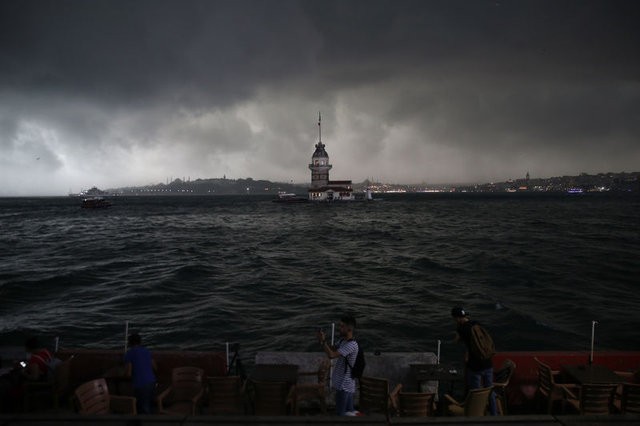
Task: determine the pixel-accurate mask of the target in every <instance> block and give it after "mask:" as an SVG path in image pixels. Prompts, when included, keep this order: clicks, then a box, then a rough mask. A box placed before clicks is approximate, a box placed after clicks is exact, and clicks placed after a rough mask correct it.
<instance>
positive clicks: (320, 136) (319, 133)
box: [318, 111, 322, 143]
mask: <svg viewBox="0 0 640 426" xmlns="http://www.w3.org/2000/svg"><path fill="white" fill-rule="evenodd" d="M321 123H322V116H321V115H320V111H318V142H320V143H322V125H321Z"/></svg>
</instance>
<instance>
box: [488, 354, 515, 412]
mask: <svg viewBox="0 0 640 426" xmlns="http://www.w3.org/2000/svg"><path fill="white" fill-rule="evenodd" d="M515 370H516V363H515V362H513V361H512V360H510V359H505V360H504V363H503V364H502V368H501V369H500V370H498V371H496V373H495V374H494V377H493V391H494V392H495V394H496V409H497V411H498V414H499V415H501V416H504V415H505V414H507V400H508V399H509V398H508V397H507V386H509V381H510V380H511V377H512V376H513V372H514V371H515Z"/></svg>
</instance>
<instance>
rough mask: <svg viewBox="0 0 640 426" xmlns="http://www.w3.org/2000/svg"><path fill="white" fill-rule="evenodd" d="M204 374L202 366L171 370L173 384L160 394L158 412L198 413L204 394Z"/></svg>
mask: <svg viewBox="0 0 640 426" xmlns="http://www.w3.org/2000/svg"><path fill="white" fill-rule="evenodd" d="M203 376H204V370H203V369H202V368H198V367H177V368H174V369H173V370H172V371H171V385H170V386H169V387H168V388H167V389H165V390H164V391H163V392H162V393H161V394H160V395H158V412H159V413H161V414H185V415H195V414H197V413H198V412H199V410H200V404H201V400H202V396H203V394H204V381H203Z"/></svg>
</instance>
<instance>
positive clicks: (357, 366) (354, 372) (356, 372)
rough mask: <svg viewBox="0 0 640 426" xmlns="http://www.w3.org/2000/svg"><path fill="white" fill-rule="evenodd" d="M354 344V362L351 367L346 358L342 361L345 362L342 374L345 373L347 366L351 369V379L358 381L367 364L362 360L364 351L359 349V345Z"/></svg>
mask: <svg viewBox="0 0 640 426" xmlns="http://www.w3.org/2000/svg"><path fill="white" fill-rule="evenodd" d="M352 340H353V341H355V339H352ZM356 344H357V345H358V353H357V354H356V362H354V363H353V365H351V364H349V360H348V359H347V358H345V359H344V360H345V361H346V362H345V366H344V372H345V374H346V373H347V365H348V366H349V368H350V369H351V378H352V379H359V378H360V377H362V373H363V372H364V367H365V366H366V365H367V363H366V362H365V360H364V351H363V350H362V348H360V344H359V343H358V342H356Z"/></svg>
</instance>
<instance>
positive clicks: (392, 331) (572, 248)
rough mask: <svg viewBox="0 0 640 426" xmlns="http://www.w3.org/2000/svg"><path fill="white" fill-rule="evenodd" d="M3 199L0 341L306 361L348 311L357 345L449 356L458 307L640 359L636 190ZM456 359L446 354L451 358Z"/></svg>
mask: <svg viewBox="0 0 640 426" xmlns="http://www.w3.org/2000/svg"><path fill="white" fill-rule="evenodd" d="M380 197H381V196H380V195H378V200H377V201H371V202H351V203H333V204H313V203H308V204H291V205H287V204H278V203H272V202H271V197H267V196H209V197H191V196H184V197H114V198H113V199H112V201H113V206H112V207H111V208H108V209H95V210H91V209H81V208H80V202H79V200H78V199H77V198H72V197H54V198H4V199H0V340H1V341H2V342H1V344H2V345H14V346H16V345H20V344H21V343H22V342H23V341H24V339H25V337H26V336H29V335H39V336H41V337H42V338H43V339H45V341H47V342H52V341H53V339H54V338H55V337H56V336H58V337H59V338H60V345H61V346H66V347H96V348H120V347H122V346H123V344H124V331H125V324H126V323H127V322H128V323H129V330H130V331H133V330H135V331H138V332H140V333H141V334H142V336H143V340H144V342H145V343H146V344H147V345H148V346H150V347H152V348H156V349H161V348H172V349H192V350H224V348H225V342H231V343H237V344H239V347H240V352H241V356H243V357H244V358H249V359H250V358H251V357H253V356H254V355H255V353H256V352H257V351H263V350H266V351H280V350H287V351H315V350H318V346H317V343H316V340H315V332H316V330H317V329H318V328H324V329H325V331H327V333H328V334H330V333H331V327H332V323H337V322H338V321H339V319H340V316H341V315H342V314H343V313H352V314H354V315H355V316H356V318H357V322H358V328H357V331H356V334H357V336H358V339H359V341H360V342H361V344H362V345H363V347H364V348H365V350H366V351H381V352H385V351H394V352H395V351H410V352H412V351H420V352H422V351H427V352H429V351H431V352H435V351H436V349H437V342H438V340H440V341H441V344H442V349H441V351H442V357H443V359H445V360H446V359H447V358H448V357H452V358H453V357H454V356H455V357H457V356H458V352H456V351H459V345H456V344H454V343H453V342H452V338H453V335H454V334H453V331H454V324H453V322H452V320H451V318H450V309H451V307H452V306H454V305H462V306H464V307H465V308H466V309H467V310H468V311H469V312H470V313H471V317H472V319H475V320H478V321H480V322H481V323H483V324H484V325H485V326H486V327H487V328H488V329H489V330H490V332H491V333H492V335H493V336H494V339H495V341H496V345H497V348H498V350H548V349H553V350H585V351H588V350H589V348H590V342H591V330H592V321H598V323H597V324H596V325H595V349H596V350H602V349H620V350H640V296H639V295H638V294H639V285H638V284H639V277H640V227H639V224H640V198H639V197H638V196H637V195H634V194H581V195H577V194H576V195H567V194H402V195H383V196H382V197H384V198H383V199H381V200H380ZM454 354H455V355H454Z"/></svg>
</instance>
